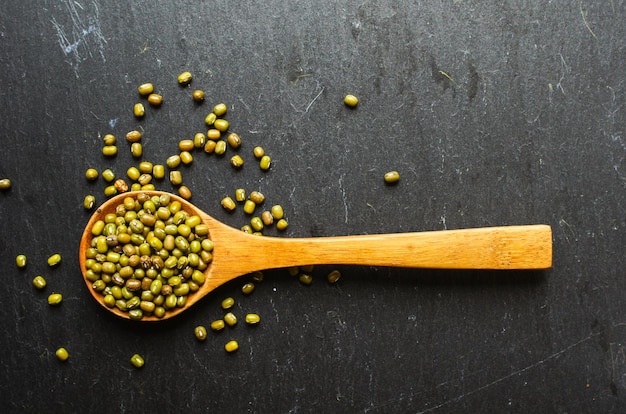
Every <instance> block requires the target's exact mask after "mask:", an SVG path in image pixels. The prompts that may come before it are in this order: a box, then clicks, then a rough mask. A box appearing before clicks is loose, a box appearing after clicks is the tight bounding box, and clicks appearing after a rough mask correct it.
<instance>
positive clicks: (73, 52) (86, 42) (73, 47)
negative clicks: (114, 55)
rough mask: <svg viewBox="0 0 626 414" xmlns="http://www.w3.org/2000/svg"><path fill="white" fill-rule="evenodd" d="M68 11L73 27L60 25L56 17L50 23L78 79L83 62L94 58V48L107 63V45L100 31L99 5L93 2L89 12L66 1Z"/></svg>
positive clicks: (78, 5) (78, 4)
mask: <svg viewBox="0 0 626 414" xmlns="http://www.w3.org/2000/svg"><path fill="white" fill-rule="evenodd" d="M63 2H64V3H65V6H66V8H67V11H68V12H69V16H70V19H71V21H72V23H71V27H69V28H68V27H66V26H64V25H63V24H60V23H59V22H58V21H57V19H56V18H55V17H52V19H51V20H50V22H51V23H52V25H53V26H54V28H55V30H56V33H57V39H58V41H59V46H60V47H61V50H63V54H64V55H65V56H66V57H70V58H71V60H69V61H68V63H69V64H70V66H71V67H72V68H73V69H74V73H75V75H76V77H77V78H78V77H79V74H78V69H79V66H80V64H81V62H82V61H84V60H86V59H88V58H93V57H94V52H93V50H92V49H93V46H94V45H95V46H96V47H97V51H98V55H99V56H100V58H101V59H102V61H103V62H106V57H105V55H104V45H105V44H106V43H107V41H106V39H105V38H104V36H103V35H102V31H101V29H100V11H99V8H98V3H97V2H96V1H93V2H92V3H91V7H90V8H89V10H85V7H83V6H82V5H81V4H80V3H78V2H77V1H71V0H64V1H63Z"/></svg>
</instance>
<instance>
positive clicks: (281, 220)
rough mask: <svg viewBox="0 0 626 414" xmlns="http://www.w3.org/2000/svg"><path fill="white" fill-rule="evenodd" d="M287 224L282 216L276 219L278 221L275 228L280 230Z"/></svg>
mask: <svg viewBox="0 0 626 414" xmlns="http://www.w3.org/2000/svg"><path fill="white" fill-rule="evenodd" d="M288 226H289V223H288V222H287V220H285V219H284V218H283V219H280V220H278V223H276V229H278V230H281V231H282V230H285V229H287V227H288Z"/></svg>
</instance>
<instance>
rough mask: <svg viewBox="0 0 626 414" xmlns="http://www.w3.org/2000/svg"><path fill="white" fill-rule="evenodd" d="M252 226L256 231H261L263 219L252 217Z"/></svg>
mask: <svg viewBox="0 0 626 414" xmlns="http://www.w3.org/2000/svg"><path fill="white" fill-rule="evenodd" d="M250 227H252V230H254V231H261V230H263V227H264V225H263V220H261V218H260V217H256V216H255V217H252V218H251V219H250Z"/></svg>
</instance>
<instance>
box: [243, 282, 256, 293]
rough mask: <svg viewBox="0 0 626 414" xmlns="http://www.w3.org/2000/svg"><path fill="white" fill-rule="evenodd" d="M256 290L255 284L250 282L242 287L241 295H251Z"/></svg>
mask: <svg viewBox="0 0 626 414" xmlns="http://www.w3.org/2000/svg"><path fill="white" fill-rule="evenodd" d="M254 288H255V286H254V283H252V282H248V283H246V284H244V285H243V286H242V287H241V293H243V294H244V295H249V294H251V293H252V292H254Z"/></svg>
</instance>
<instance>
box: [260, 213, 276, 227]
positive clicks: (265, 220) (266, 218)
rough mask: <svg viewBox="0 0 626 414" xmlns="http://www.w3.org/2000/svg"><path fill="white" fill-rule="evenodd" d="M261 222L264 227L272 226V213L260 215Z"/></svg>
mask: <svg viewBox="0 0 626 414" xmlns="http://www.w3.org/2000/svg"><path fill="white" fill-rule="evenodd" d="M261 220H262V221H263V224H264V225H266V226H271V225H272V224H274V217H273V216H272V213H270V212H269V211H267V210H266V211H264V212H262V213H261Z"/></svg>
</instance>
